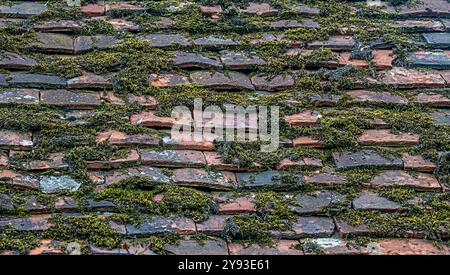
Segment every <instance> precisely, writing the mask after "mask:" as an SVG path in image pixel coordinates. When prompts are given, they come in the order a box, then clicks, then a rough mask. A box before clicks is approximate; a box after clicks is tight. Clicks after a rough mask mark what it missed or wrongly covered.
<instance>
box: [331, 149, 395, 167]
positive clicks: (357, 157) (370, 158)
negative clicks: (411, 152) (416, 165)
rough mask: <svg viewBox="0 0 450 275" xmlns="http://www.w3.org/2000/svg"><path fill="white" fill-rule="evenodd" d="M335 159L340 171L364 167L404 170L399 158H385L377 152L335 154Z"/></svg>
mask: <svg viewBox="0 0 450 275" xmlns="http://www.w3.org/2000/svg"><path fill="white" fill-rule="evenodd" d="M333 159H334V162H335V164H336V167H337V168H338V169H351V168H362V167H378V168H402V167H403V161H402V160H401V159H400V158H398V157H383V156H381V155H379V154H378V153H376V152H375V151H371V150H367V151H359V152H334V153H333Z"/></svg>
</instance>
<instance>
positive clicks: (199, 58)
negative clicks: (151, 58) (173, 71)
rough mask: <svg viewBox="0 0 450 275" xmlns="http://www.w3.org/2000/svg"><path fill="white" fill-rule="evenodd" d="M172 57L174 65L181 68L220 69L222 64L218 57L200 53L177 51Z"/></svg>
mask: <svg viewBox="0 0 450 275" xmlns="http://www.w3.org/2000/svg"><path fill="white" fill-rule="evenodd" d="M173 54H174V55H175V56H173V57H171V58H170V59H171V61H172V62H173V65H174V66H176V67H180V68H201V69H209V68H212V69H218V68H222V64H220V62H219V61H218V60H216V59H213V58H210V57H207V56H205V55H202V54H198V53H191V52H182V51H175V52H173Z"/></svg>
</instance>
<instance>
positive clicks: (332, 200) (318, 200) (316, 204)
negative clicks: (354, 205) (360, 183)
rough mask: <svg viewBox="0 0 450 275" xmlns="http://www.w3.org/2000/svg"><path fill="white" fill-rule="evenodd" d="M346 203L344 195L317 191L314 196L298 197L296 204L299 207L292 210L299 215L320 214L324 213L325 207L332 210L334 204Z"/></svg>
mask: <svg viewBox="0 0 450 275" xmlns="http://www.w3.org/2000/svg"><path fill="white" fill-rule="evenodd" d="M344 201H345V196H344V195H341V194H338V193H335V192H330V191H317V192H314V193H312V194H307V195H302V194H299V195H297V196H296V197H295V202H296V203H297V204H298V205H294V206H292V207H291V209H292V211H294V212H296V213H299V214H319V213H324V211H325V207H330V209H332V206H333V204H336V203H343V202H344Z"/></svg>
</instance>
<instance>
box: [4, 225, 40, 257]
mask: <svg viewBox="0 0 450 275" xmlns="http://www.w3.org/2000/svg"><path fill="white" fill-rule="evenodd" d="M39 243H40V238H39V237H38V236H36V235H35V234H33V233H31V232H17V231H13V230H11V231H10V230H8V231H4V230H0V252H3V251H13V252H19V253H20V254H27V253H28V252H29V251H30V250H31V249H33V248H34V247H36V246H38V245H39Z"/></svg>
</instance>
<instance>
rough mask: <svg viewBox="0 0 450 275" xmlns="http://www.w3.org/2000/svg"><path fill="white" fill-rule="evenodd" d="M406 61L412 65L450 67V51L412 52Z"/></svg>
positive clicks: (436, 67) (433, 67)
mask: <svg viewBox="0 0 450 275" xmlns="http://www.w3.org/2000/svg"><path fill="white" fill-rule="evenodd" d="M406 62H407V63H408V64H409V66H411V67H428V68H432V69H450V51H443V52H415V53H410V54H409V55H408V56H407V57H406Z"/></svg>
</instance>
